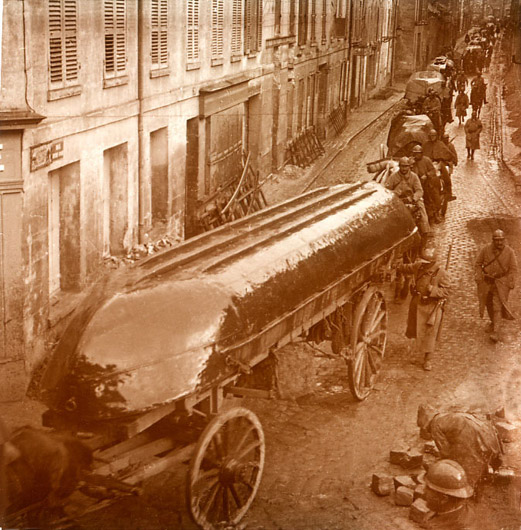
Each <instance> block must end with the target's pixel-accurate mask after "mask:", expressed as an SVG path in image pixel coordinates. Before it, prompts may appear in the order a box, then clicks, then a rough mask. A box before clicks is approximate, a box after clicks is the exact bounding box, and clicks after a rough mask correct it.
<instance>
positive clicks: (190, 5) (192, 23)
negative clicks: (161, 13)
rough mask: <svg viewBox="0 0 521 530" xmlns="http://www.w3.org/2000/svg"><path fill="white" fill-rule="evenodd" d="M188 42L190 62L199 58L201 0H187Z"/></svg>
mask: <svg viewBox="0 0 521 530" xmlns="http://www.w3.org/2000/svg"><path fill="white" fill-rule="evenodd" d="M186 7H187V42H186V58H187V60H188V62H196V61H198V60H199V0H187V6H186Z"/></svg>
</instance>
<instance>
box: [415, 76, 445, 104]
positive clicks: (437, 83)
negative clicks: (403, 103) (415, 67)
mask: <svg viewBox="0 0 521 530" xmlns="http://www.w3.org/2000/svg"><path fill="white" fill-rule="evenodd" d="M444 80H445V77H444V76H443V75H442V74H441V73H440V72H438V71H436V70H422V71H420V72H415V73H414V74H412V75H411V77H410V78H409V80H408V81H407V84H406V85H405V98H406V99H408V100H409V101H410V102H411V103H415V102H416V101H417V100H418V99H422V98H424V97H425V96H426V95H427V90H428V89H429V88H432V89H433V90H434V91H435V92H436V93H438V94H439V93H440V91H441V83H442V82H443V81H444Z"/></svg>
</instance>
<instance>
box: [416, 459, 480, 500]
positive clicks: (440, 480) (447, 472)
mask: <svg viewBox="0 0 521 530" xmlns="http://www.w3.org/2000/svg"><path fill="white" fill-rule="evenodd" d="M425 484H426V485H427V486H428V487H429V488H431V489H432V490H434V491H438V492H440V493H444V494H445V495H449V496H450V497H456V498H458V499H468V498H469V497H472V495H473V493H474V490H473V488H472V486H471V485H470V484H469V483H468V480H467V475H466V474H465V470H464V469H463V468H462V467H461V466H460V464H458V463H457V462H455V461H454V460H438V461H437V462H434V464H432V465H430V466H429V469H428V471H427V474H426V475H425Z"/></svg>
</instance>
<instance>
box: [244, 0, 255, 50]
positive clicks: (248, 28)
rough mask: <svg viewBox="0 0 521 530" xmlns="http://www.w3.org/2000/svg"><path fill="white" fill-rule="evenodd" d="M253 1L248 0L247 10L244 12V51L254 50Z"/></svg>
mask: <svg viewBox="0 0 521 530" xmlns="http://www.w3.org/2000/svg"><path fill="white" fill-rule="evenodd" d="M253 1H254V0H246V10H245V12H244V52H245V53H250V52H251V51H253V46H252V22H253V21H252V19H253V6H252V4H253Z"/></svg>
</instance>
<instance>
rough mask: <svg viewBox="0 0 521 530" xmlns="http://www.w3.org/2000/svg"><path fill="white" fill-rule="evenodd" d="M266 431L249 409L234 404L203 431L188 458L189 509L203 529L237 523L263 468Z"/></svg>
mask: <svg viewBox="0 0 521 530" xmlns="http://www.w3.org/2000/svg"><path fill="white" fill-rule="evenodd" d="M264 453H265V448H264V432H263V430H262V427H261V424H260V422H259V420H258V418H257V416H255V414H253V412H251V411H249V410H247V409H245V408H242V407H234V408H232V409H229V410H227V411H226V412H223V413H222V414H219V415H218V416H216V417H215V418H214V419H213V420H212V421H211V422H210V423H209V424H208V425H207V426H206V428H205V430H204V431H203V433H202V434H201V436H200V438H199V441H198V442H197V446H196V448H195V451H194V455H193V457H192V461H191V463H190V471H189V475H188V481H187V496H186V497H187V503H188V510H189V512H190V515H191V516H192V518H193V519H194V521H195V522H196V523H197V524H198V525H199V526H200V527H201V528H204V529H205V530H210V529H214V528H223V527H227V526H230V525H235V524H237V523H238V522H239V521H240V520H241V519H242V517H243V516H244V515H245V514H246V512H247V511H248V508H249V507H250V505H251V503H252V502H253V499H254V498H255V495H256V493H257V489H258V488H259V484H260V481H261V476H262V470H263V468H264Z"/></svg>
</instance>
